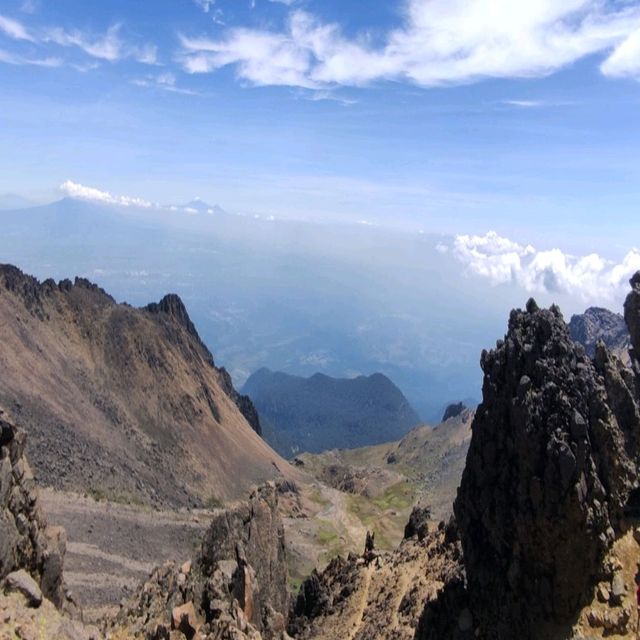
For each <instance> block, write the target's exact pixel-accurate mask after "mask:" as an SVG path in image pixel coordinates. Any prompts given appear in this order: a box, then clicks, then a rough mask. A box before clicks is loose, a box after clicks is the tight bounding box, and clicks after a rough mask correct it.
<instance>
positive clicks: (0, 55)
mask: <svg viewBox="0 0 640 640" xmlns="http://www.w3.org/2000/svg"><path fill="white" fill-rule="evenodd" d="M0 62H1V63H4V64H13V65H16V66H20V65H31V66H35V67H49V68H54V67H61V66H62V65H63V64H64V63H63V61H62V60H60V58H53V57H49V58H25V57H23V56H20V55H17V54H15V53H11V52H10V51H5V50H4V49H0Z"/></svg>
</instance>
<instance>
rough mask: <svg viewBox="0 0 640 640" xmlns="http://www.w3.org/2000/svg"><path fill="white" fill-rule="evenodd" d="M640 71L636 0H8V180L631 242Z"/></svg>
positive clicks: (0, 80)
mask: <svg viewBox="0 0 640 640" xmlns="http://www.w3.org/2000/svg"><path fill="white" fill-rule="evenodd" d="M363 7H366V8H365V9H363ZM638 79H640V2H635V1H629V0H619V1H617V2H611V1H610V2H604V1H601V0H556V1H551V0H530V1H529V2H527V3H526V4H523V3H514V2H512V1H507V0H407V1H403V2H378V1H371V2H366V3H363V2H361V1H358V2H356V1H355V0H348V1H345V0H339V1H338V0H323V1H322V2H320V1H314V0H288V1H287V2H284V1H279V2H277V1H275V0H255V2H252V1H250V0H246V1H245V0H216V1H215V2H206V1H205V0H198V1H195V0H155V1H154V2H142V1H140V2H130V1H124V0H119V1H116V0H104V1H102V2H94V3H86V2H80V1H78V0H76V1H72V0H55V1H53V0H26V1H25V0H3V2H2V3H1V5H0V86H1V87H2V90H1V91H0V193H18V194H21V195H24V196H26V197H29V198H32V199H34V200H51V199H54V198H56V197H60V195H61V191H60V189H59V186H60V185H61V184H63V183H64V182H66V181H68V180H72V181H74V182H75V183H77V184H80V185H88V186H91V187H95V188H97V189H101V190H105V191H109V192H110V193H114V194H122V195H127V196H135V197H139V198H143V199H146V200H149V201H152V202H163V203H170V202H185V201H188V200H190V199H191V198H193V197H194V196H199V197H201V198H203V199H205V200H207V201H210V202H212V203H217V204H220V205H221V206H223V207H224V208H225V209H228V210H229V211H237V212H240V213H258V214H262V215H275V216H277V217H296V218H311V219H314V220H318V219H320V220H332V221H335V220H337V221H358V220H368V221H373V222H377V223H383V224H393V225H397V226H403V227H406V228H410V229H423V230H425V231H428V232H437V233H438V232H440V233H447V234H485V233H486V232H487V231H489V230H490V229H494V230H496V231H497V232H498V233H499V234H500V235H501V236H504V237H505V238H513V239H515V240H517V241H518V242H519V243H521V244H522V245H523V246H525V245H526V244H528V243H533V244H534V245H536V247H538V246H542V247H544V248H547V249H551V248H553V247H555V246H561V248H562V249H563V250H564V251H568V252H574V253H577V254H580V255H582V254H587V253H590V252H591V251H594V250H595V249H596V248H597V250H598V251H599V253H601V254H603V255H604V256H606V257H608V258H612V259H614V260H621V259H622V257H623V256H624V255H625V254H626V253H627V252H628V251H629V250H630V249H631V248H632V247H633V245H634V244H638V241H637V240H636V238H638V237H639V233H638V232H639V231H640V222H638V220H640V217H639V216H638V215H637V213H638V212H637V204H638V200H639V196H640V162H638V159H639V156H640V153H639V151H640V118H639V117H638V111H639V107H640V84H639V83H638Z"/></svg>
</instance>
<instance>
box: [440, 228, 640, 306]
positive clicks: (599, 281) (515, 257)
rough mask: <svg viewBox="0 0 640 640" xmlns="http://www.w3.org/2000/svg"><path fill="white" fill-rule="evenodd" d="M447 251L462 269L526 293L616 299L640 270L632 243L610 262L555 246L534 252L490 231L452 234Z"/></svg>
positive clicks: (533, 249) (530, 248)
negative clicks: (568, 251) (618, 257)
mask: <svg viewBox="0 0 640 640" xmlns="http://www.w3.org/2000/svg"><path fill="white" fill-rule="evenodd" d="M452 254H453V255H454V256H455V258H456V259H457V260H458V261H459V262H461V263H462V264H463V265H465V268H466V271H467V272H468V273H471V274H475V275H478V276H482V277H484V278H486V279H487V280H489V282H490V283H491V284H492V285H499V284H505V283H514V284H517V285H519V286H521V287H522V288H523V289H525V290H526V291H528V292H531V293H550V294H556V293H562V294H570V295H574V296H578V297H580V298H582V299H583V300H618V299H620V298H621V297H623V296H624V294H625V293H626V291H627V289H628V281H629V278H630V277H631V276H632V275H633V274H634V273H635V272H636V271H638V270H640V251H639V250H638V249H635V248H634V249H631V251H629V252H628V253H627V255H626V256H625V257H624V258H623V259H622V261H620V262H618V263H616V262H613V261H610V260H606V259H604V258H602V257H601V256H599V255H598V254H596V253H592V254H589V255H587V256H573V255H571V254H567V253H564V252H563V251H561V250H560V249H550V250H545V251H539V250H537V249H535V248H534V247H533V246H531V245H526V246H525V245H522V244H519V243H518V242H514V241H513V240H510V239H508V238H503V237H501V236H499V235H498V234H497V233H496V232H495V231H489V232H488V233H487V234H485V235H483V236H478V235H458V236H456V237H455V239H454V242H453V247H452Z"/></svg>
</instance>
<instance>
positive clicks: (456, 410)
mask: <svg viewBox="0 0 640 640" xmlns="http://www.w3.org/2000/svg"><path fill="white" fill-rule="evenodd" d="M466 408H467V405H466V404H465V403H464V402H454V403H452V404H450V405H448V406H447V408H446V409H445V410H444V413H443V414H442V422H446V421H447V420H449V419H450V418H455V417H457V416H459V415H460V414H461V413H462V412H463V411H464V410H465V409H466Z"/></svg>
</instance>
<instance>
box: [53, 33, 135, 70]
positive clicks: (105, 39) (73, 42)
mask: <svg viewBox="0 0 640 640" xmlns="http://www.w3.org/2000/svg"><path fill="white" fill-rule="evenodd" d="M46 40H48V41H51V42H54V43H55V44H57V45H60V46H61V47H78V48H79V49H82V51H84V52H85V53H86V54H88V55H90V56H91V57H93V58H99V59H101V60H107V61H109V62H115V61H116V60H119V59H120V57H121V55H122V47H123V42H122V40H121V38H120V25H119V24H115V25H112V26H111V27H109V29H108V30H107V32H106V34H105V35H104V36H98V37H97V38H91V37H89V36H87V35H86V34H85V33H82V32H81V31H78V30H77V29H74V30H72V31H65V30H64V29H60V28H56V29H51V30H50V31H49V34H48V36H47V38H46Z"/></svg>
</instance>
